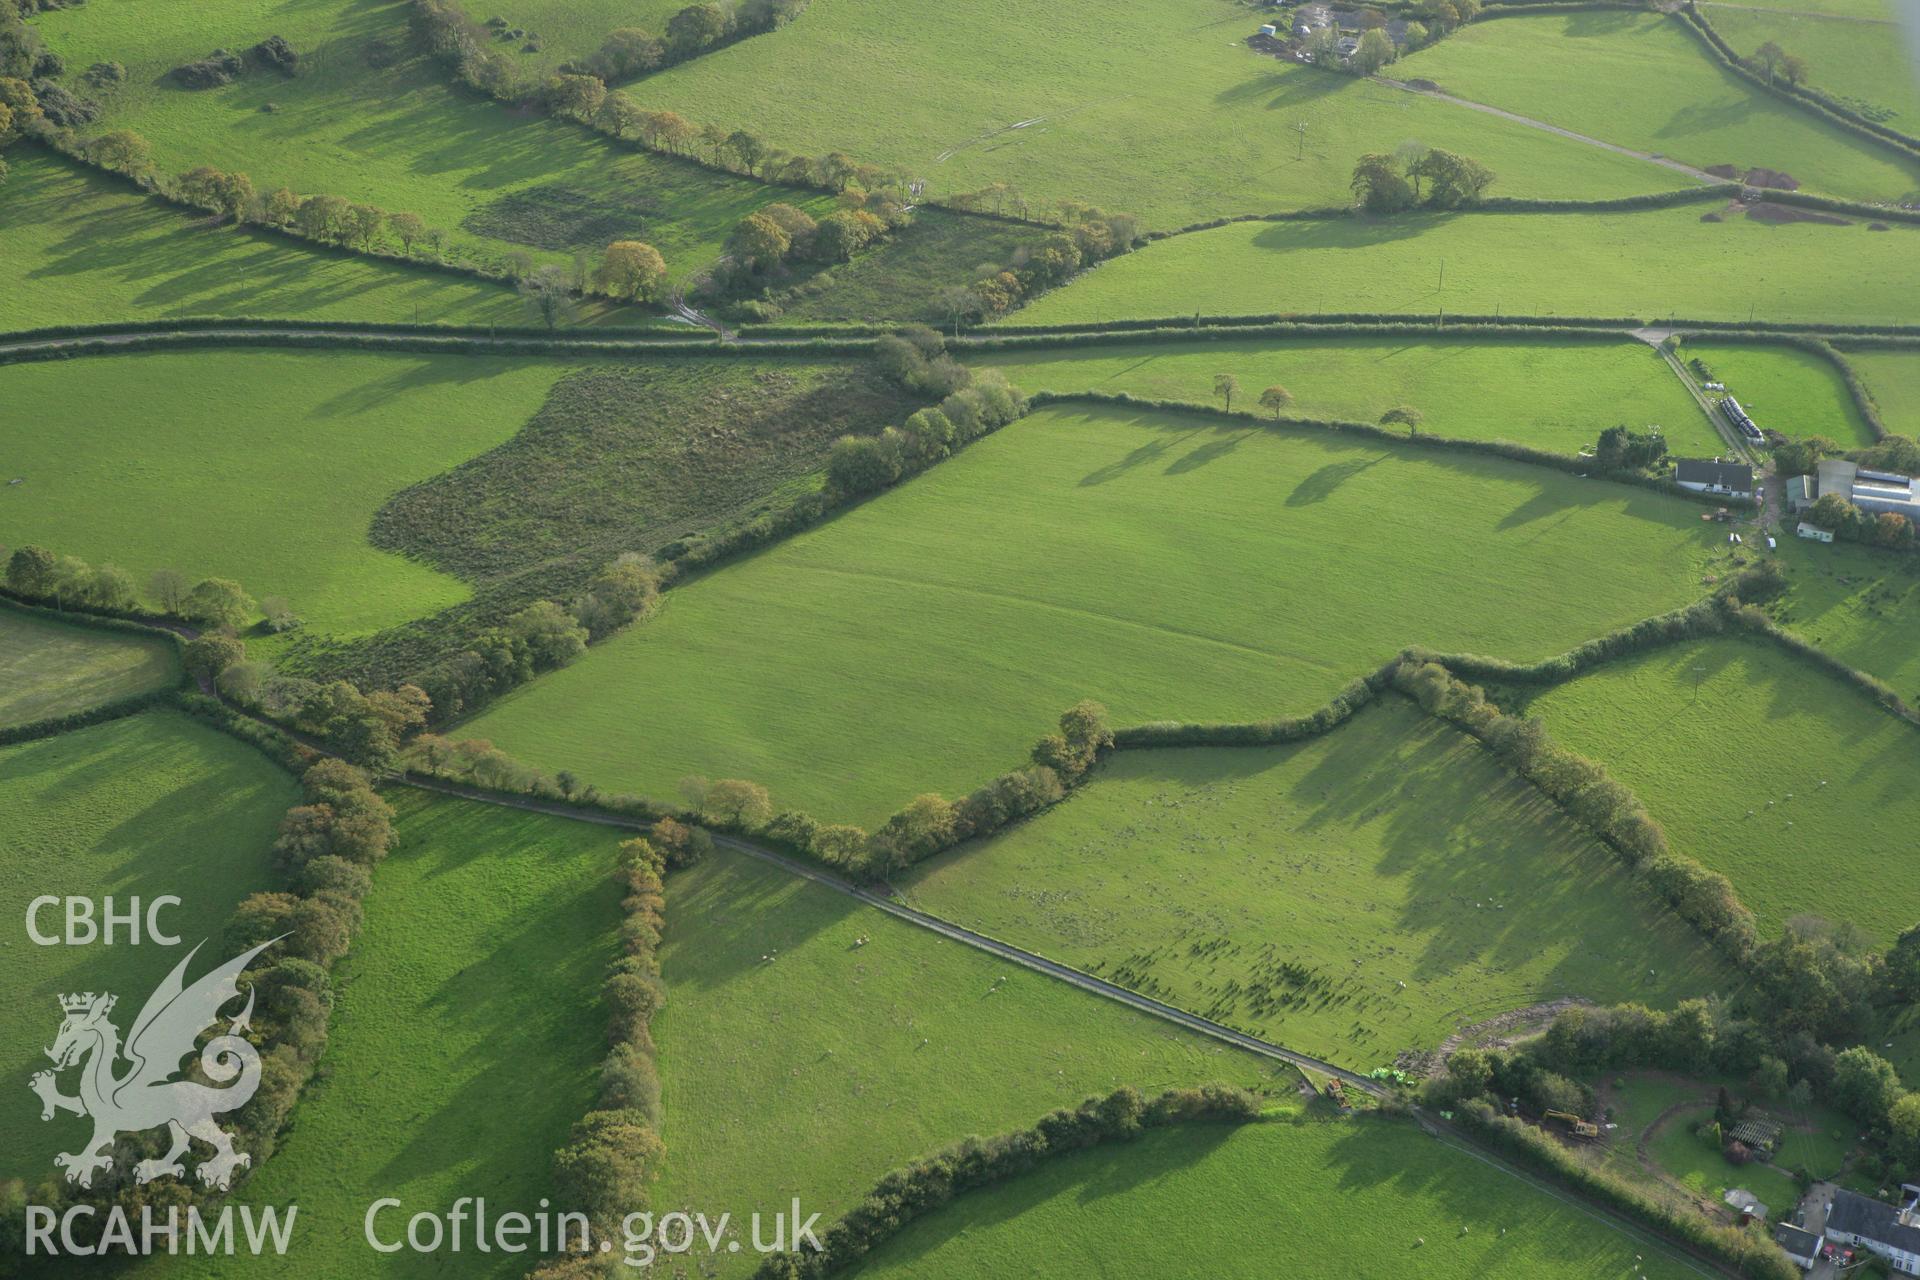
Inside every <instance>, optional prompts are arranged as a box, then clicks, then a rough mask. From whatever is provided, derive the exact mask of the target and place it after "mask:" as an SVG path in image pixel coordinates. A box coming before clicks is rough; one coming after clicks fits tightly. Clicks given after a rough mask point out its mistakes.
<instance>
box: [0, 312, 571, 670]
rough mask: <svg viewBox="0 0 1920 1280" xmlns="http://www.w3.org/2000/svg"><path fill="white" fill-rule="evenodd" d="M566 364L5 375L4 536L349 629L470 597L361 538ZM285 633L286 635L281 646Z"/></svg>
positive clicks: (62, 368) (253, 363) (290, 365)
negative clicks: (199, 583) (229, 592)
mask: <svg viewBox="0 0 1920 1280" xmlns="http://www.w3.org/2000/svg"><path fill="white" fill-rule="evenodd" d="M565 372H566V366H565V365H563V364H560V363H558V362H551V361H543V360H511V359H491V358H476V357H468V356H421V355H385V354H372V353H361V352H346V351H311V352H300V351H292V352H289V351H271V352H269V351H229V350H221V351H193V352H184V353H154V354H147V355H127V356H105V357H99V358H94V359H88V360H82V361H63V362H52V363H45V364H23V365H15V366H12V367H9V368H5V369H0V396H3V397H4V399H5V401H6V403H7V405H8V409H9V417H10V418H11V419H12V420H13V421H14V422H17V423H20V424H23V425H24V426H25V427H26V428H27V429H26V430H24V431H21V432H20V433H19V438H18V439H17V441H16V442H15V444H14V445H13V447H12V448H11V449H10V452H9V456H8V466H9V467H10V468H11V469H12V470H13V472H14V474H17V475H19V476H21V477H22V478H23V479H24V481H25V482H24V483H23V484H20V485H17V486H14V487H13V488H11V489H9V490H7V492H6V494H5V497H4V501H0V513H3V514H0V542H6V543H9V544H11V545H14V546H18V545H20V544H21V543H23V542H38V543H41V544H43V545H45V546H47V547H50V548H52V549H53V550H55V551H57V552H60V553H63V554H70V555H77V556H79V557H80V558H82V559H83V560H87V561H90V562H94V563H98V562H101V561H112V562H113V563H115V564H118V565H120V566H121V567H122V568H124V569H126V570H128V571H129V572H130V573H132V574H133V575H134V578H135V581H136V582H138V583H139V584H140V585H141V586H142V587H143V588H144V586H145V584H146V582H147V579H148V577H149V576H150V575H151V574H152V573H153V571H155V570H158V569H175V570H178V571H179V572H181V573H182V574H185V575H186V576H187V578H188V580H189V581H193V580H195V579H197V578H200V577H205V576H209V575H212V576H218V577H225V578H232V579H234V580H235V581H237V582H239V583H240V585H241V586H243V587H245V588H246V589H247V591H248V592H250V593H251V594H252V595H253V596H255V597H256V598H264V597H266V596H284V597H286V599H287V600H288V602H289V603H290V604H291V605H292V607H293V611H294V613H295V614H297V615H298V616H299V617H301V618H302V619H304V620H305V622H306V625H307V626H308V627H310V628H312V629H313V630H315V631H319V632H326V633H331V634H335V635H342V636H344V635H352V634H354V633H358V632H365V631H371V630H375V629H377V628H380V627H383V626H390V625H392V624H394V623H398V622H402V621H405V620H406V619H409V618H414V617H419V616H422V615H424V614H427V613H430V612H432V611H434V610H436V609H440V608H445V607H446V606H448V605H452V604H456V603H458V602H459V601H461V600H464V599H466V598H467V596H468V594H469V589H468V588H467V586H466V585H465V584H463V583H461V582H459V581H458V580H456V579H454V578H452V577H449V576H447V575H445V574H441V573H437V572H435V571H434V570H432V569H430V568H428V567H426V566H425V565H423V564H419V563H417V562H415V561H412V560H409V559H407V558H405V557H404V556H400V555H397V554H394V553H392V552H386V551H378V550H375V549H374V548H373V547H372V546H371V545H369V544H368V542H367V527H368V523H369V521H370V520H371V519H372V518H373V514H374V512H375V511H376V510H377V509H378V508H379V507H380V504H381V503H382V502H383V501H385V499H386V498H387V496H388V495H389V494H391V493H392V492H394V491H395V490H397V489H400V488H403V487H405V485H406V484H407V483H408V481H410V480H418V479H425V478H426V477H428V476H432V475H435V474H438V473H439V472H441V471H444V470H446V469H447V468H449V467H451V466H453V465H455V464H456V463H459V462H461V461H463V460H464V459H466V458H469V457H472V456H473V455H475V454H477V453H481V452H483V451H484V450H486V449H487V448H489V447H491V446H493V445H495V444H498V443H500V442H501V441H502V440H505V439H506V438H508V437H509V436H511V435H512V434H513V433H514V432H516V431H518V430H519V429H520V427H521V426H522V425H523V424H524V423H525V422H526V421H527V419H528V418H530V417H532V416H533V414H534V412H535V410H537V409H538V408H539V407H540V405H541V402H542V400H543V399H544V397H545V396H546V393H547V391H548V389H549V388H550V387H551V386H552V385H553V383H554V382H555V380H556V379H558V378H559V377H560V376H561V375H562V374H563V373H565ZM296 634H297V633H296Z"/></svg>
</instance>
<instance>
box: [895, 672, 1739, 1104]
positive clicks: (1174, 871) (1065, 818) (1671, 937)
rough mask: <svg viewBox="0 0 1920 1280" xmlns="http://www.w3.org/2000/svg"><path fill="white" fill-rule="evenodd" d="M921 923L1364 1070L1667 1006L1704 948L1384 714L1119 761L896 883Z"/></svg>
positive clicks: (1507, 790)
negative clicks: (1481, 1040) (1457, 1035)
mask: <svg viewBox="0 0 1920 1280" xmlns="http://www.w3.org/2000/svg"><path fill="white" fill-rule="evenodd" d="M895 883H896V884H898V885H899V886H900V887H901V888H902V889H904V890H905V891H906V892H907V894H908V895H909V896H910V898H911V899H912V900H913V901H914V902H915V903H916V904H917V905H919V906H921V907H923V908H925V909H927V910H929V911H932V912H933V913H934V914H936V915H940V916H944V917H947V918H949V919H953V920H957V921H960V922H961V923H964V924H966V925H968V926H969V927H971V928H975V929H978V930H980V931H981V932H983V933H986V934H989V935H990V936H993V937H998V938H1005V939H1006V940H1008V941H1010V942H1014V943H1016V944H1018V945H1020V946H1024V947H1027V948H1028V949H1030V950H1034V951H1038V952H1040V953H1041V954H1043V955H1047V956H1051V957H1053V958H1055V959H1059V960H1063V961H1065V962H1067V963H1069V964H1072V965H1074V966H1076V967H1078V968H1082V969H1086V970H1088V971H1089V972H1092V973H1096V974H1099V975H1100V976H1102V977H1104V978H1108V979H1110V980H1112V981H1114V982H1118V983H1121V984H1123V985H1125V986H1128V987H1132V988H1135V989H1137V990H1140V991H1143V992H1145V993H1147V994H1150V995H1153V996H1155V997H1156V998H1158V999H1162V1000H1166V1001H1169V1002H1171V1003H1174V1004H1177V1005H1179V1006H1181V1007H1182V1008H1186V1009H1191V1010H1193V1011H1194V1012H1196V1013H1201V1014H1205V1015H1206V1016H1207V1017H1209V1018H1213V1019H1215V1020H1216V1021H1220V1022H1224V1023H1227V1024H1228V1025H1230V1026H1234V1027H1238V1028H1241V1029H1243V1030H1246V1031H1249V1032H1252V1033H1254V1034H1256V1035H1259V1036H1262V1037H1264V1038H1266V1039H1268V1040H1271V1041H1274V1042H1275V1043H1279V1044H1285V1045H1288V1046H1290V1047H1292V1048H1296V1049H1301V1050H1304V1051H1306V1052H1309V1053H1313V1054H1316V1055H1318V1056H1322V1057H1326V1058H1329V1059H1331V1060H1333V1061H1336V1062H1339V1063H1341V1064H1342V1065H1345V1066H1349V1067H1353V1068H1356V1069H1358V1070H1363V1071H1364V1070H1368V1069H1371V1068H1373V1067H1377V1066H1386V1065H1391V1064H1392V1063H1393V1062H1394V1061H1395V1060H1396V1058H1398V1057H1399V1056H1400V1055H1402V1054H1404V1053H1407V1052H1410V1051H1416V1050H1424V1049H1431V1048H1433V1047H1435V1046H1437V1045H1438V1044H1439V1043H1440V1041H1441V1040H1442V1039H1444V1038H1445V1037H1446V1036H1447V1035H1448V1034H1449V1033H1450V1032H1452V1031H1454V1030H1455V1029H1456V1028H1458V1027H1460V1026H1462V1025H1465V1024H1467V1023H1471V1022H1477V1021H1480V1020H1482V1019H1484V1018H1488V1017H1491V1016H1493V1015H1494V1014H1498V1013H1501V1012H1504V1011H1506V1010H1510V1009H1517V1008H1520V1007H1522V1006H1524V1005H1529V1004H1532V1003H1535V1002H1537V1001H1541V1000H1548V999H1553V998H1556V997H1561V996H1570V995H1571V996H1580V997H1584V998H1586V999H1591V1000H1598V1001H1601V1002H1603V1003H1606V1002H1611V1001H1615V1000H1636V1001H1641V1002H1645V1003H1648V1004H1652V1005H1670V1004H1672V1003H1674V1002H1675V1001H1677V1000H1679V999H1682V998H1685V997H1686V996H1688V995H1690V994H1698V993H1701V992H1704V991H1707V990H1711V989H1713V988H1714V985H1715V983H1716V981H1717V980H1718V979H1720V978H1721V977H1723V976H1724V973H1723V970H1722V969H1721V967H1720V966H1719V964H1718V963H1717V962H1716V961H1715V959H1714V958H1713V956H1712V955H1711V954H1710V953H1709V951H1708V948H1707V947H1706V946H1705V945H1704V944H1703V943H1702V942H1701V941H1700V940H1699V939H1698V938H1697V937H1695V936H1694V935H1693V934H1691V933H1690V931H1689V930H1688V929H1687V928H1686V926H1685V925H1684V924H1682V923H1681V922H1680V921H1679V920H1678V919H1676V918H1675V917H1673V916H1672V915H1671V914H1670V913H1669V912H1667V911H1666V910H1665V909H1664V908H1662V907H1661V906H1660V905H1659V904H1658V903H1656V902H1655V901H1654V900H1653V899H1652V898H1651V897H1650V896H1649V895H1647V894H1645V893H1644V892H1642V891H1641V890H1640V889H1638V888H1637V887H1636V886H1635V885H1634V883H1633V882H1632V879H1631V877H1630V876H1629V875H1628V874H1627V873H1626V872H1625V871H1624V870H1623V869H1621V868H1620V866H1619V865H1618V863H1617V861H1616V859H1615V858H1614V856H1613V855H1612V854H1610V853H1609V852H1608V851H1606V850H1605V849H1603V848H1602V847H1600V846H1599V845H1598V844H1596V843H1595V842H1594V841H1593V840H1591V839H1590V838H1588V837H1587V836H1585V835H1584V834H1582V833H1581V832H1579V831H1577V830H1576V829H1575V828H1574V827H1572V826H1571V824H1569V823H1568V822H1567V821H1566V820H1565V819H1563V818H1562V817H1561V816H1560V814H1559V813H1558V812H1557V811H1556V810H1555V809H1553V807H1552V806H1551V805H1549V804H1548V803H1547V802H1545V801H1544V800H1543V799H1542V798H1541V797H1540V795H1539V794H1538V793H1537V792H1536V791H1534V790H1533V789H1532V788H1531V787H1529V786H1527V785H1525V784H1523V783H1521V782H1519V781H1517V780H1516V779H1514V778H1512V777H1511V776H1509V775H1508V774H1507V773H1506V772H1505V771H1504V770H1502V769H1501V768H1500V766H1499V765H1497V764H1496V763H1494V761H1493V760H1492V758H1491V757H1489V756H1488V755H1487V754H1486V753H1485V752H1484V751H1482V750H1481V749H1480V748H1479V747H1478V746H1477V745H1476V744H1475V743H1474V742H1473V741H1472V740H1471V739H1470V738H1468V737H1466V736H1465V735H1464V734H1461V733H1460V732H1459V731H1457V730H1455V729H1452V728H1450V727H1448V726H1446V725H1443V724H1439V723H1436V722H1434V721H1432V720H1430V719H1428V718H1427V717H1425V716H1424V715H1422V714H1421V713H1420V712H1419V711H1418V710H1417V709H1416V708H1414V707H1413V706H1412V704H1411V703H1407V702H1405V701H1403V700H1401V699H1399V698H1397V697H1395V698H1393V699H1392V700H1391V701H1390V702H1388V703H1386V704H1384V705H1381V706H1379V707H1374V708H1369V709H1367V710H1365V711H1363V712H1361V713H1360V714H1359V715H1358V716H1357V717H1355V718H1354V719H1353V720H1351V721H1349V722H1348V723H1347V724H1345V725H1343V726H1341V727H1340V728H1339V729H1336V730H1334V731H1333V732H1332V733H1330V734H1328V735H1327V736H1325V737H1322V738H1319V739H1315V740H1313V741H1311V742H1308V743H1305V744H1302V745H1300V746H1297V747H1283V748H1207V749H1181V750H1170V751H1123V752H1117V753H1115V754H1114V755H1113V756H1112V757H1111V758H1110V759H1109V760H1108V762H1107V763H1106V764H1105V765H1104V766H1102V768H1101V770H1100V772H1099V773H1098V774H1097V775H1096V777H1095V779H1094V780H1093V781H1092V782H1090V783H1088V784H1087V785H1086V786H1085V787H1084V789H1083V790H1082V791H1081V792H1079V793H1078V794H1076V795H1075V796H1074V797H1073V798H1072V799H1070V800H1069V801H1068V802H1067V803H1066V804H1064V805H1062V806H1060V807H1059V808H1057V809H1054V810H1052V811H1050V812H1048V813H1047V814H1045V815H1043V816H1041V817H1039V818H1036V819H1033V820H1031V821H1029V822H1026V823H1023V824H1021V825H1020V826H1018V827H1015V828H1013V829H1012V830H1011V831H1009V832H1007V833H1006V834H1004V835H1001V836H998V837H995V838H993V839H989V840H987V841H984V842H982V843H978V844H973V845H963V846H962V847H960V848H959V849H956V850H954V851H953V852H951V853H949V854H946V855H944V856H942V857H940V858H938V859H936V860H934V861H933V862H930V863H927V864H925V865H923V866H922V867H920V868H918V869H916V870H915V871H914V872H913V873H912V874H910V875H909V876H907V877H905V878H904V879H899V880H896V881H895Z"/></svg>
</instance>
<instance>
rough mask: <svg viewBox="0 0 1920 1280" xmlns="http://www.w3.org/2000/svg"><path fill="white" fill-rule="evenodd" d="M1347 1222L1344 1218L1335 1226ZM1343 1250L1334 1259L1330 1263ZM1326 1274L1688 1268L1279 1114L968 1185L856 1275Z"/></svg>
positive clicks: (1536, 1197)
mask: <svg viewBox="0 0 1920 1280" xmlns="http://www.w3.org/2000/svg"><path fill="white" fill-rule="evenodd" d="M1336 1224H1337V1225H1336ZM1336 1255H1337V1259H1338V1261H1337V1262H1335V1261H1334V1258H1335V1256H1336ZM1117 1258H1121V1259H1125V1260H1126V1265H1127V1269H1128V1271H1130V1272H1131V1273H1133V1274H1139V1275H1183V1274H1190V1273H1191V1272H1192V1269H1193V1267H1194V1266H1195V1263H1196V1260H1199V1259H1204V1260H1205V1272H1206V1274H1207V1275H1210V1276H1226V1277H1246V1280H1254V1277H1265V1276H1271V1275H1273V1274H1274V1268H1275V1260H1276V1259H1280V1258H1288V1259H1295V1260H1298V1261H1299V1262H1300V1263H1301V1264H1302V1265H1303V1266H1304V1267H1306V1268H1309V1269H1312V1270H1313V1271H1314V1272H1315V1273H1316V1274H1334V1273H1337V1274H1339V1275H1342V1276H1352V1277H1368V1278H1378V1280H1386V1278H1387V1277H1395V1276H1404V1275H1408V1274H1410V1273H1411V1274H1418V1275H1421V1276H1433V1277H1436V1278H1439V1280H1456V1278H1457V1280H1467V1278H1468V1277H1480V1276H1496V1275H1497V1276H1532V1277H1538V1278H1539V1280H1555V1278H1557V1277H1563V1276H1564V1277H1576V1276H1579V1277H1598V1276H1611V1275H1633V1274H1640V1275H1646V1276H1648V1277H1661V1278H1665V1280H1678V1277H1682V1276H1688V1275H1692V1274H1694V1273H1695V1269H1694V1268H1693V1267H1692V1266H1690V1265H1689V1264H1687V1263H1685V1262H1683V1261H1682V1260H1680V1259H1679V1258H1678V1257H1677V1256H1675V1255H1672V1254H1670V1253H1668V1252H1667V1251H1666V1250H1665V1249H1664V1248H1662V1247H1660V1246H1657V1245H1655V1244H1653V1243H1652V1242H1651V1241H1650V1240H1647V1239H1644V1238H1642V1237H1640V1236H1637V1235H1628V1234H1627V1233H1625V1232H1623V1231H1619V1230H1617V1229H1615V1228H1614V1227H1612V1226H1611V1225H1610V1224H1609V1223H1607V1222H1605V1221H1604V1220H1602V1219H1599V1218H1597V1217H1595V1216H1593V1215H1592V1214H1590V1213H1588V1212H1586V1211H1584V1210H1582V1209H1580V1208H1579V1207H1577V1206H1574V1205H1571V1204H1569V1203H1567V1202H1566V1201H1565V1200H1563V1199H1562V1198H1561V1197H1560V1196H1558V1195H1556V1194H1550V1193H1546V1192H1543V1191H1541V1190H1538V1189H1536V1188H1535V1187H1534V1186H1533V1185H1532V1184H1530V1183H1524V1182H1521V1181H1520V1180H1519V1179H1517V1178H1515V1177H1513V1176H1512V1175H1511V1174H1508V1173H1505V1172H1503V1171H1501V1170H1499V1169H1496V1168H1494V1167H1492V1166H1490V1165H1487V1164H1485V1163H1483V1162H1482V1161H1480V1160H1478V1159H1476V1158H1475V1157H1474V1156H1472V1155H1471V1154H1469V1153H1466V1152H1464V1151H1461V1150H1458V1149H1456V1148H1454V1147H1451V1146H1449V1145H1446V1144H1444V1143H1441V1142H1438V1141H1436V1140H1434V1139H1433V1138H1430V1137H1427V1136H1426V1135H1425V1134H1422V1133H1421V1132H1420V1131H1419V1130H1418V1129H1416V1128H1415V1127H1414V1126H1413V1125H1411V1124H1408V1123H1405V1122H1402V1121H1394V1120H1387V1119H1376V1118H1362V1119H1357V1120H1344V1121H1337V1120H1324V1119H1309V1118H1305V1117H1302V1116H1298V1115H1288V1116H1281V1117H1278V1118H1275V1119H1271V1120H1266V1121H1263V1122H1260V1123H1256V1124H1250V1125H1243V1126H1240V1127H1238V1128H1231V1129H1229V1128H1226V1127H1223V1126H1211V1125H1194V1126H1186V1127H1181V1128H1175V1129H1157V1130H1149V1131H1148V1132H1146V1133H1144V1134H1142V1135H1141V1136H1140V1137H1139V1138H1136V1139H1135V1140H1133V1141H1132V1142H1128V1143H1125V1144H1117V1145H1106V1146H1100V1147H1096V1148H1094V1149H1093V1150H1091V1151H1082V1152H1076V1153H1074V1154H1072V1155H1067V1156H1060V1157H1057V1158H1055V1159H1052V1160H1049V1161H1047V1162H1046V1163H1045V1164H1043V1165H1041V1166H1040V1167H1038V1168H1037V1169H1035V1170H1034V1171H1033V1172H1031V1173H1028V1174H1026V1175H1025V1176H1023V1177H1020V1178H1016V1179H1014V1180H1013V1181H1011V1182H1006V1183H1002V1184H1000V1185H999V1186H995V1187H990V1188H986V1189H984V1190H981V1191H974V1192H969V1193H967V1194H966V1195H964V1196H962V1197H960V1198H959V1199H957V1200H955V1201H954V1202H953V1203H951V1204H949V1205H947V1206H946V1207H944V1208H943V1209H941V1210H939V1211H938V1212H937V1213H933V1214H930V1215H928V1216H927V1217H925V1218H922V1219H920V1220H919V1221H918V1222H915V1223H913V1224H911V1225H910V1226H908V1227H907V1228H906V1229H905V1230H904V1231H902V1232H901V1233H900V1234H899V1235H897V1236H895V1237H894V1238H893V1239H891V1240H889V1241H888V1242H887V1243H886V1244H884V1245H882V1246H881V1247H880V1248H878V1249H876V1250H875V1251H874V1252H873V1253H872V1254H871V1255H869V1256H868V1257H867V1258H866V1259H865V1260H863V1262H862V1263H861V1264H860V1266H859V1267H858V1268H857V1269H856V1270H854V1271H851V1272H849V1273H848V1274H850V1275H855V1276H859V1277H861V1280H886V1278H888V1277H902V1278H904V1277H908V1276H933V1275H937V1276H944V1277H950V1278H951V1280H976V1278H984V1277H988V1276H1001V1275H1005V1274H1007V1263H1008V1260H1009V1259H1018V1260H1019V1263H1020V1272H1021V1274H1023V1275H1031V1276H1037V1277H1049V1278H1051V1277H1062V1278H1065V1277H1080V1276H1096V1275H1114V1274H1119V1273H1118V1272H1116V1271H1115V1270H1114V1269H1113V1261H1114V1260H1115V1259H1117Z"/></svg>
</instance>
